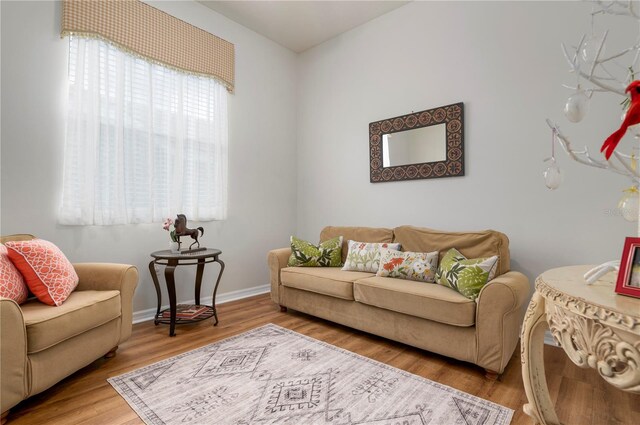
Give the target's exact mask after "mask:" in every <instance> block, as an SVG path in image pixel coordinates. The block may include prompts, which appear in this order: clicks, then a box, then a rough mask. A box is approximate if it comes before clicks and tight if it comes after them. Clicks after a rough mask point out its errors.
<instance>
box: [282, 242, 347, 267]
mask: <svg viewBox="0 0 640 425" xmlns="http://www.w3.org/2000/svg"><path fill="white" fill-rule="evenodd" d="M341 265H342V236H338V237H337V238H333V239H329V240H327V241H324V242H322V243H321V244H320V245H314V244H312V243H311V242H307V241H303V240H302V239H298V238H296V237H295V236H291V255H290V256H289V266H290V267H340V266H341Z"/></svg>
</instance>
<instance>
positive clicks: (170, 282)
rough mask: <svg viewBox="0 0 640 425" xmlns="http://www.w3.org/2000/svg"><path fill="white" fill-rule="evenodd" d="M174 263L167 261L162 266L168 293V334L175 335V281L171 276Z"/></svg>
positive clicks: (174, 268) (175, 263)
mask: <svg viewBox="0 0 640 425" xmlns="http://www.w3.org/2000/svg"><path fill="white" fill-rule="evenodd" d="M176 265H177V262H175V261H169V264H168V265H167V267H165V268H164V278H165V280H166V281H167V292H168V293H169V309H170V310H171V320H170V325H169V336H176V332H175V331H176V281H175V279H174V277H173V273H174V271H175V270H176Z"/></svg>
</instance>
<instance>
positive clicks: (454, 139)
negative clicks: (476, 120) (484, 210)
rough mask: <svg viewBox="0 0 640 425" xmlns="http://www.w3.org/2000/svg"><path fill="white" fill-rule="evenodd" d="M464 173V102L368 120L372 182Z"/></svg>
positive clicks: (430, 177)
mask: <svg viewBox="0 0 640 425" xmlns="http://www.w3.org/2000/svg"><path fill="white" fill-rule="evenodd" d="M460 176H464V104H463V103H462V102H459V103H453V104H451V105H445V106H439V107H437V108H433V109H427V110H424V111H418V112H411V113H410V114H407V115H402V116H399V117H393V118H387V119H384V120H380V121H374V122H372V123H369V179H370V181H371V183H383V182H392V181H400V180H416V179H435V178H440V177H460Z"/></svg>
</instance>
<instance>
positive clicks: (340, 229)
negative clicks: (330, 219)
mask: <svg viewBox="0 0 640 425" xmlns="http://www.w3.org/2000/svg"><path fill="white" fill-rule="evenodd" d="M338 236H342V262H343V263H344V261H345V260H346V259H347V253H348V252H349V245H348V244H349V240H352V241H358V242H387V243H389V242H393V230H392V229H386V228H384V227H347V226H327V227H325V228H324V229H322V231H321V232H320V242H324V241H326V240H328V239H331V238H335V237H338Z"/></svg>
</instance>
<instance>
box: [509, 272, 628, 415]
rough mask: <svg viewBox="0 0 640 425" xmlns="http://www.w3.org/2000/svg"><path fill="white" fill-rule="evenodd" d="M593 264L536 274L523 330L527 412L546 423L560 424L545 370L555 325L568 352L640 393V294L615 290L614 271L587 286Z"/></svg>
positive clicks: (612, 380) (607, 378)
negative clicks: (549, 337) (546, 344)
mask: <svg viewBox="0 0 640 425" xmlns="http://www.w3.org/2000/svg"><path fill="white" fill-rule="evenodd" d="M590 268H591V266H572V267H562V268H558V269H552V270H549V271H547V272H544V273H543V274H541V275H540V276H538V278H537V279H536V292H535V294H534V295H533V298H532V299H531V302H530V303H529V308H528V309H527V313H526V315H525V318H524V327H523V329H522V336H521V346H522V353H521V355H522V378H523V381H524V388H525V391H526V393H527V399H528V401H529V403H528V404H525V405H524V408H523V409H524V412H525V413H526V414H527V415H529V416H531V417H532V418H533V420H534V421H536V422H537V423H539V424H543V425H547V424H548V425H551V424H559V423H560V422H559V421H558V417H557V415H556V412H555V410H554V407H553V404H552V403H551V398H550V397H549V391H548V389H547V380H546V378H545V375H544V359H543V350H544V333H545V330H546V329H547V326H548V328H549V329H550V330H551V333H552V334H553V336H554V338H555V339H556V341H558V342H559V343H560V345H561V346H562V349H563V350H564V351H565V353H566V354H567V356H569V358H570V359H571V361H573V363H575V364H576V365H578V366H580V367H582V368H592V369H596V370H597V371H598V373H599V374H600V376H601V377H602V378H603V379H604V380H605V381H607V382H608V383H610V384H611V385H613V386H615V387H617V388H620V389H621V390H623V391H629V392H633V393H640V299H636V298H630V297H626V296H623V295H618V294H616V293H615V292H614V287H615V279H616V276H615V274H614V273H609V274H607V275H605V276H603V277H602V278H601V279H600V280H599V281H597V282H596V283H594V284H593V285H587V284H586V283H585V281H584V278H583V275H584V273H585V272H586V271H587V270H589V269H590Z"/></svg>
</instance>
